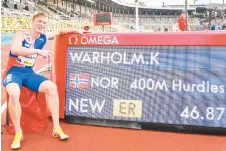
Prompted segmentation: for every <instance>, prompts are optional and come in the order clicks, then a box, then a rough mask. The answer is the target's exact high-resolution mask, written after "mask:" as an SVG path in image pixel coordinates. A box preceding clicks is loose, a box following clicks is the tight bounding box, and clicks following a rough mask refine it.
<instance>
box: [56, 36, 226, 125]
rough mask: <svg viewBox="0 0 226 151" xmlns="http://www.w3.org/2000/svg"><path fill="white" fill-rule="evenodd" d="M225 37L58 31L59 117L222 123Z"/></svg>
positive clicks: (225, 101) (225, 117)
mask: <svg viewBox="0 0 226 151" xmlns="http://www.w3.org/2000/svg"><path fill="white" fill-rule="evenodd" d="M224 39H226V33H221V32H219V33H207V32H200V33H196V32H195V33H189V32H188V33H167V34H165V33H130V34H128V33H127V34H126V33H95V34H87V35H65V36H60V37H57V39H56V52H55V53H56V56H55V64H56V66H55V80H56V83H57V85H58V89H59V92H60V100H61V106H62V107H65V108H64V109H61V117H64V116H66V117H67V116H70V117H74V118H76V117H84V118H92V119H106V120H117V121H133V122H145V123H162V124H173V125H190V126H203V127H218V128H219V127H220V128H226V111H225V108H226V92H225V90H226V41H225V40H224ZM57 41H61V46H60V45H59V43H58V42H57ZM62 43H63V45H62ZM58 49H59V50H58ZM62 50H63V51H62Z"/></svg>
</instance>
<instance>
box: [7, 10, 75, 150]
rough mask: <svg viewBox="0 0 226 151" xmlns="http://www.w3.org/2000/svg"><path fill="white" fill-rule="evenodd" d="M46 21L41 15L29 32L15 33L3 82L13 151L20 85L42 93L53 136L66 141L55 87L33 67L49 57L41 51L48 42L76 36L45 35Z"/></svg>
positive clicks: (19, 132) (17, 138)
mask: <svg viewBox="0 0 226 151" xmlns="http://www.w3.org/2000/svg"><path fill="white" fill-rule="evenodd" d="M47 21H48V17H47V16H46V15H45V14H44V13H37V14H36V15H34V16H33V18H32V25H31V28H30V29H29V30H28V31H25V32H17V33H16V34H15V36H14V38H13V42H12V46H11V50H10V54H9V60H8V66H7V69H8V72H7V75H6V78H5V79H4V86H5V88H6V91H7V93H8V96H9V103H8V104H9V105H8V109H9V114H10V116H11V119H12V122H13V125H14V127H15V137H14V140H13V143H12V144H11V148H12V149H17V148H20V146H21V145H20V142H21V140H22V139H23V133H22V129H21V126H20V118H21V106H20V102H19V97H20V88H21V86H22V85H23V86H24V87H26V88H29V89H31V90H33V91H35V92H44V93H45V94H46V95H47V104H48V107H49V109H50V112H51V115H52V119H53V132H52V133H53V135H54V136H59V137H60V139H62V140H63V139H67V138H68V137H69V136H68V135H66V134H65V133H64V132H63V130H62V129H61V127H60V124H59V97H58V92H57V86H56V85H55V84H54V83H53V82H52V81H50V80H48V79H47V78H46V77H44V76H41V75H38V74H36V73H35V72H34V71H33V69H32V67H33V66H34V64H35V61H36V59H37V56H43V57H44V58H46V57H47V56H48V55H51V54H52V52H51V51H49V50H42V48H43V46H44V45H45V44H46V42H47V39H49V38H52V37H55V36H57V35H59V34H63V33H69V32H70V33H78V32H77V31H75V30H73V29H68V30H67V29H65V30H59V31H56V32H52V33H46V34H44V29H45V27H46V24H47Z"/></svg>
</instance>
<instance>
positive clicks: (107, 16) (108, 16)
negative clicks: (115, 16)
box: [93, 12, 112, 25]
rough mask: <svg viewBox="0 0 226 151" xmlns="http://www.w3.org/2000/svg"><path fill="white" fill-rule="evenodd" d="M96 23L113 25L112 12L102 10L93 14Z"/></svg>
mask: <svg viewBox="0 0 226 151" xmlns="http://www.w3.org/2000/svg"><path fill="white" fill-rule="evenodd" d="M93 22H94V25H111V24H112V13H111V12H102V13H94V14H93Z"/></svg>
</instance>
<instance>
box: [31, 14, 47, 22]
mask: <svg viewBox="0 0 226 151" xmlns="http://www.w3.org/2000/svg"><path fill="white" fill-rule="evenodd" d="M39 16H44V17H48V15H47V14H46V13H44V12H38V13H36V14H35V15H33V17H32V21H34V20H35V18H37V17H39Z"/></svg>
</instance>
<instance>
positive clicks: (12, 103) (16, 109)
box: [6, 83, 22, 132]
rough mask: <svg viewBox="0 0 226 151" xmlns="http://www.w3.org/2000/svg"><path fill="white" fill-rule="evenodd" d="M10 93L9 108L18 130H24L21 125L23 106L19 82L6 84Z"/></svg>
mask: <svg viewBox="0 0 226 151" xmlns="http://www.w3.org/2000/svg"><path fill="white" fill-rule="evenodd" d="M6 91H7V93H8V95H9V103H8V109H9V114H10V117H11V119H12V122H13V125H14V127H15V131H16V132H22V129H21V126H20V117H21V106H20V101H19V99H20V87H19V85H18V84H17V83H9V84H8V85H7V86H6Z"/></svg>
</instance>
